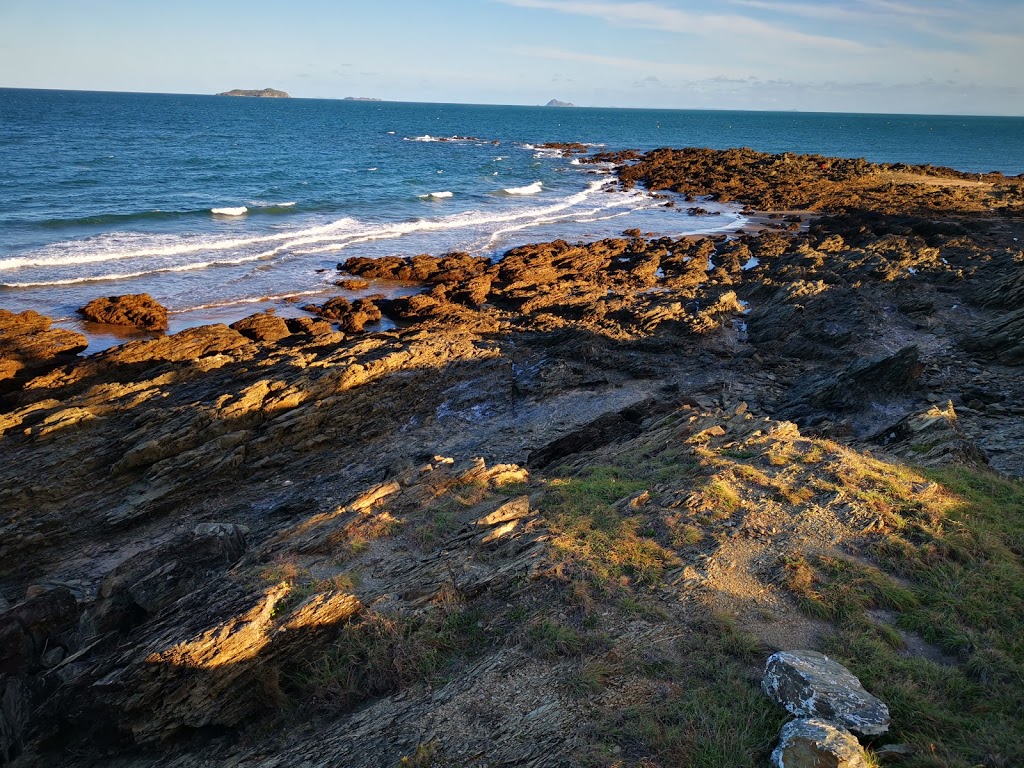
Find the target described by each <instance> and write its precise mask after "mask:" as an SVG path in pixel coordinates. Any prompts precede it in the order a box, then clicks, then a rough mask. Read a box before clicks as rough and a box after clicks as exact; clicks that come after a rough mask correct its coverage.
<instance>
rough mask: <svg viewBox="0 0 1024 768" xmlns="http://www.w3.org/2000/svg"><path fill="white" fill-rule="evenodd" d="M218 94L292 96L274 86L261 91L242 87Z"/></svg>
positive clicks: (267, 96) (285, 97)
mask: <svg viewBox="0 0 1024 768" xmlns="http://www.w3.org/2000/svg"><path fill="white" fill-rule="evenodd" d="M217 95H218V96H252V97H256V98H263V99H289V98H291V97H290V96H289V95H288V94H287V93H285V92H284V91H278V90H275V89H273V88H264V89H263V90H261V91H247V90H243V89H241V88H236V89H234V90H233V91H224V93H218V94H217Z"/></svg>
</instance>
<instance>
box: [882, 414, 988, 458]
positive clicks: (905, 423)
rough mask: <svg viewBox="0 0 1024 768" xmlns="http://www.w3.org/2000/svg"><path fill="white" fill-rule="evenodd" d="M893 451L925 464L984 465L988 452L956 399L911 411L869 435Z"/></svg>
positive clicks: (887, 449) (889, 450) (892, 452)
mask: <svg viewBox="0 0 1024 768" xmlns="http://www.w3.org/2000/svg"><path fill="white" fill-rule="evenodd" d="M868 442H869V443H872V444H874V445H880V446H882V447H884V448H885V450H886V451H888V452H889V453H891V454H894V455H896V456H901V457H902V458H904V459H906V460H907V461H909V462H911V463H914V464H920V465H923V466H943V465H949V464H961V465H967V466H983V465H985V464H987V463H988V458H987V457H986V456H985V452H984V451H982V450H981V448H979V447H978V445H977V443H975V442H974V440H972V439H971V437H970V436H969V435H968V434H967V433H966V432H965V431H964V428H963V427H962V426H961V424H960V419H959V417H958V416H957V414H956V410H955V409H954V408H953V403H952V402H947V403H946V405H945V406H944V407H943V406H938V405H935V406H932V407H931V408H928V409H927V410H925V411H923V412H921V413H915V414H911V415H910V416H906V417H904V418H903V419H900V421H898V422H897V423H896V424H893V425H892V426H890V427H886V428H885V429H883V430H882V431H880V432H878V433H877V434H875V435H872V436H871V437H869V438H868Z"/></svg>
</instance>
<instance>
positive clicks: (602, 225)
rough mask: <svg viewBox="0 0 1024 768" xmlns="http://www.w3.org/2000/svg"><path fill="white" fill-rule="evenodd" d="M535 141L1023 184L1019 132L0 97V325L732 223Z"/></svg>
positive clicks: (784, 118)
mask: <svg viewBox="0 0 1024 768" xmlns="http://www.w3.org/2000/svg"><path fill="white" fill-rule="evenodd" d="M456 136H458V137H464V138H457V139H452V140H449V141H439V140H437V139H439V138H450V137H456ZM546 141H580V142H585V143H589V144H594V145H598V146H601V147H606V148H608V149H622V148H630V147H632V148H638V149H652V148H655V147H660V146H711V147H718V148H724V147H730V146H751V147H754V148H755V149H760V150H765V151H771V152H781V151H793V152H817V153H821V154H825V155H838V156H849V157H866V158H867V159H869V160H875V161H890V162H908V163H922V164H924V163H931V164H934V165H946V166H951V167H954V168H958V169H961V170H965V171H971V172H982V171H992V170H998V171H1003V172H1004V173H1007V174H1017V173H1021V172H1024V119H1022V118H1002V117H1000V118H988V117H929V116H924V117H922V116H891V115H839V114H808V113H792V112H790V113H764V112H711V111H678V110H618V109H589V108H588V109H553V108H543V107H502V106H474V105H451V104H408V103H389V102H353V101H330V100H316V99H290V100H264V99H243V98H226V97H214V96H179V95H162V94H123V93H91V92H67V91H30V90H4V89H0V307H5V308H8V309H14V310H19V311H20V310H21V309H26V308H33V309H37V310H39V311H42V312H45V313H48V314H51V315H53V316H55V317H58V318H72V317H73V312H74V309H75V308H77V307H79V306H81V305H82V304H84V303H85V302H86V301H88V300H89V299H91V298H95V297H96V296H99V295H107V294H115V293H126V292H142V291H146V292H149V293H151V294H153V295H154V296H155V297H156V298H157V299H159V300H160V301H162V302H164V303H165V304H166V305H167V306H168V307H169V308H170V309H172V310H173V311H175V312H177V313H179V314H181V315H182V317H185V316H187V315H188V313H190V312H191V313H195V312H197V311H198V312H203V311H206V312H214V313H217V312H226V314H225V317H227V316H228V315H237V316H241V315H243V314H247V313H248V312H250V311H252V309H251V305H253V304H257V303H261V302H262V303H264V304H265V303H266V302H267V301H268V300H269V301H271V302H273V301H275V300H276V299H277V298H279V297H282V296H285V295H289V294H310V295H312V294H317V293H322V292H324V291H330V290H331V289H332V286H331V281H332V280H333V279H334V278H335V276H334V274H333V271H334V266H335V264H336V263H337V262H338V261H340V260H343V259H344V258H347V257H348V256H355V255H361V256H366V255H369V256H379V255H386V254H415V253H424V252H426V253H440V252H443V251H446V250H453V249H459V250H468V251H471V252H474V253H484V254H490V255H496V254H499V253H501V252H502V251H504V250H505V249H507V248H509V247H512V246H514V245H518V244H521V243H525V242H535V241H540V240H546V239H552V238H555V237H563V238H566V239H569V240H577V239H591V238H596V237H604V236H610V235H617V234H619V233H620V232H621V231H622V230H623V229H628V228H632V227H639V228H640V229H642V230H644V231H647V232H656V233H659V234H672V235H678V234H684V233H687V232H698V231H700V232H711V231H729V230H732V229H735V228H737V227H738V226H740V225H742V223H743V219H742V217H741V216H740V215H739V214H738V213H737V212H736V211H735V209H731V208H727V207H725V206H721V207H719V209H720V210H721V214H720V215H718V216H708V217H693V216H689V215H687V214H686V213H685V212H684V211H683V210H681V209H679V208H677V209H666V208H663V207H661V202H662V201H660V200H657V199H654V198H651V197H650V196H649V195H646V194H645V193H643V192H633V193H628V194H627V193H622V192H617V191H611V189H610V186H611V185H610V179H609V177H608V175H607V169H595V168H593V167H592V166H584V165H579V164H575V163H573V162H571V161H570V160H569V159H567V158H563V157H561V156H559V155H558V153H555V152H550V151H543V150H538V149H537V148H536V145H538V144H540V143H542V142H546ZM704 207H705V208H708V207H709V206H708V205H706V204H704ZM683 208H685V206H684V207H683ZM268 297H269V299H268ZM222 308H229V309H227V310H223V309H222Z"/></svg>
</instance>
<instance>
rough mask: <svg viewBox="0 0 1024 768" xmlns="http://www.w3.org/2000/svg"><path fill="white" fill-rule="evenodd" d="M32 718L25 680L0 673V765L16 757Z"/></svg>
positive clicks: (29, 693) (29, 697)
mask: <svg viewBox="0 0 1024 768" xmlns="http://www.w3.org/2000/svg"><path fill="white" fill-rule="evenodd" d="M31 716H32V694H31V691H30V690H29V688H28V686H27V685H26V684H25V679H24V678H22V677H17V676H14V675H6V674H3V673H0V764H3V765H6V764H7V763H8V762H10V761H11V760H13V759H14V758H15V756H17V754H18V751H19V748H20V747H21V741H22V738H23V736H24V733H25V729H26V728H27V726H28V724H29V720H30V718H31Z"/></svg>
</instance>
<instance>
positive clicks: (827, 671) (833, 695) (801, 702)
mask: <svg viewBox="0 0 1024 768" xmlns="http://www.w3.org/2000/svg"><path fill="white" fill-rule="evenodd" d="M761 687H762V688H763V689H764V692H765V693H766V694H768V696H769V697H770V698H771V699H772V700H773V701H775V702H777V703H779V704H781V705H782V706H783V707H785V708H786V710H787V711H788V712H789V713H790V714H792V715H795V716H796V717H811V718H815V717H816V718H823V719H825V720H828V721H830V722H833V723H837V724H839V725H842V726H843V727H846V728H849V729H850V730H851V731H854V732H856V733H860V734H864V735H865V736H878V735H880V734H883V733H885V732H886V731H887V730H889V708H888V707H886V706H885V703H884V702H882V701H881V700H880V699H878V698H876V697H874V696H872V695H871V694H870V693H868V692H867V691H865V690H864V687H863V686H862V685H861V684H860V680H858V679H857V678H856V676H855V675H854V674H853V673H852V672H850V670H848V669H847V668H846V667H844V666H843V665H842V664H840V663H839V662H836V661H833V660H832V659H830V658H828V656H825V655H824V654H821V653H818V652H817V651H780V652H779V653H776V654H775V655H773V656H772V657H771V658H769V659H768V664H767V665H766V666H765V671H764V678H763V679H762V680H761ZM780 765H781V763H780ZM787 765H788V764H787ZM838 765H843V764H842V763H839V764H838Z"/></svg>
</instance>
